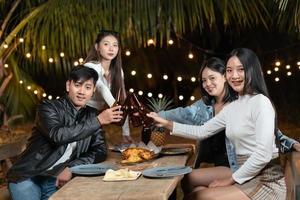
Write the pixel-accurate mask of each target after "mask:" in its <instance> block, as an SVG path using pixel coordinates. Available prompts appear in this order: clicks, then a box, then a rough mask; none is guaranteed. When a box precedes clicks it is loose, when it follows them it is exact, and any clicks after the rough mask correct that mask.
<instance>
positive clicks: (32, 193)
mask: <svg viewBox="0 0 300 200" xmlns="http://www.w3.org/2000/svg"><path fill="white" fill-rule="evenodd" d="M55 181H56V178H55V177H51V176H35V177H33V178H29V179H26V180H24V181H21V182H18V183H11V182H10V183H9V184H8V189H9V192H10V195H11V197H12V199H13V200H47V199H48V198H49V197H50V196H51V195H52V194H53V193H54V192H56V191H57V188H56V186H55Z"/></svg>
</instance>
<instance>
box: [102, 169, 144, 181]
mask: <svg viewBox="0 0 300 200" xmlns="http://www.w3.org/2000/svg"><path fill="white" fill-rule="evenodd" d="M141 174H142V173H141V172H139V171H133V170H129V169H128V168H125V169H118V170H112V169H109V170H107V171H106V173H105V175H104V177H103V179H102V180H103V181H133V180H136V179H138V177H139V176H140V175H141Z"/></svg>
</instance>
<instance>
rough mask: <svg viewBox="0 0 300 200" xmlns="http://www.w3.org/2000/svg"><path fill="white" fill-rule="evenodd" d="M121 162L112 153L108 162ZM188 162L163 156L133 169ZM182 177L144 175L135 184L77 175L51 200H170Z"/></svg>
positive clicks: (184, 157)
mask: <svg viewBox="0 0 300 200" xmlns="http://www.w3.org/2000/svg"><path fill="white" fill-rule="evenodd" d="M120 159H121V154H120V153H115V152H109V154H108V159H107V160H106V161H105V162H104V163H113V164H117V165H118V162H119V161H120ZM187 159H188V155H177V156H163V157H159V158H157V159H154V160H152V161H148V162H146V163H141V164H138V165H137V166H130V167H137V168H139V167H144V166H146V165H148V166H172V165H176V166H185V164H186V161H187ZM143 165H144V166H143ZM119 166H120V165H119ZM121 167H122V168H124V166H121ZM182 177H183V176H177V177H173V178H160V179H153V178H152V179H151V178H145V177H143V176H141V177H139V178H138V179H137V180H135V181H118V182H104V181H102V178H103V176H93V177H84V176H77V177H75V178H73V179H72V180H71V181H70V182H68V183H67V184H66V185H65V186H64V187H62V188H61V189H59V190H58V191H57V192H56V193H54V194H53V195H52V196H51V197H50V199H49V200H67V199H72V200H77V199H78V200H79V199H80V200H84V199H89V200H94V199H95V200H96V199H97V200H98V199H105V200H117V199H118V200H137V199H143V200H167V199H168V198H169V196H170V195H171V194H172V192H173V191H174V190H175V189H176V186H177V184H178V183H179V181H180V180H181V179H182Z"/></svg>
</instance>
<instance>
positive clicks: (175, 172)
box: [142, 166, 192, 178]
mask: <svg viewBox="0 0 300 200" xmlns="http://www.w3.org/2000/svg"><path fill="white" fill-rule="evenodd" d="M191 171H192V168H191V167H188V166H168V167H155V168H150V169H146V170H144V171H143V172H142V174H143V176H145V177H151V178H166V177H173V176H180V175H184V174H188V173H190V172H191Z"/></svg>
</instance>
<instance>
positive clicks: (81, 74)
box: [68, 65, 98, 85]
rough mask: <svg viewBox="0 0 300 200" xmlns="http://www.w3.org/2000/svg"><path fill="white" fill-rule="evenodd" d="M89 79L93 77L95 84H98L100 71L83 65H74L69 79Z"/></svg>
mask: <svg viewBox="0 0 300 200" xmlns="http://www.w3.org/2000/svg"><path fill="white" fill-rule="evenodd" d="M89 79H93V83H94V85H95V84H96V82H97V80H98V73H97V72H96V71H95V70H94V69H92V68H89V67H84V66H82V65H78V66H76V67H74V68H73V69H72V70H71V72H70V75H69V77H68V80H69V81H71V80H72V81H74V82H77V81H83V82H85V81H87V80H89Z"/></svg>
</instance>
